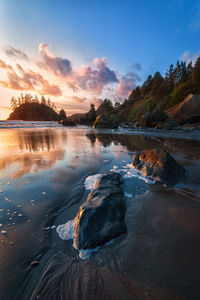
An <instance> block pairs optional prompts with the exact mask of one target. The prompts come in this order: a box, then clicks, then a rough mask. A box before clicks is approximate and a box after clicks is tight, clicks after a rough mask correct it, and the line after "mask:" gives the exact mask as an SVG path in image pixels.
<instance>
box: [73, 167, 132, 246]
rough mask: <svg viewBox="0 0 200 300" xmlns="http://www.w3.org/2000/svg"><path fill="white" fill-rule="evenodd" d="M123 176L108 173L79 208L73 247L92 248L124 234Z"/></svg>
mask: <svg viewBox="0 0 200 300" xmlns="http://www.w3.org/2000/svg"><path fill="white" fill-rule="evenodd" d="M121 184H122V177H121V175H120V174H117V173H112V172H107V173H105V175H103V176H102V177H101V178H100V179H99V180H98V181H97V183H96V188H95V189H94V190H93V191H92V192H91V193H90V194H89V196H88V198H87V200H86V201H85V202H84V203H83V204H82V205H81V206H80V208H79V211H78V214H77V216H76V220H75V231H74V247H75V248H76V249H91V248H96V247H97V246H101V245H103V244H105V243H107V242H108V241H110V240H111V239H113V238H116V237H118V236H119V235H120V234H121V233H123V232H125V230H126V227H125V223H124V216H125V210H126V206H125V200H124V195H123V190H122V187H121Z"/></svg>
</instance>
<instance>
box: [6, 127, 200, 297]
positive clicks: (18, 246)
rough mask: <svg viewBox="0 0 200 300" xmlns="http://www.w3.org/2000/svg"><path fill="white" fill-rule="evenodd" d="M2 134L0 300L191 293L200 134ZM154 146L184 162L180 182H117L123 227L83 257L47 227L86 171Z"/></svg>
mask: <svg viewBox="0 0 200 300" xmlns="http://www.w3.org/2000/svg"><path fill="white" fill-rule="evenodd" d="M0 137H1V148H0V151H1V152H0V154H1V162H0V175H1V177H0V178H1V179H0V190H2V192H1V193H0V204H1V205H0V209H3V211H0V217H1V221H0V223H2V224H3V226H2V230H5V231H6V234H2V233H0V235H1V237H0V253H1V264H0V299H2V300H4V299H5V300H10V299H16V300H18V299H20V300H21V299H22V300H23V299H44V300H46V299H52V300H53V299H191V300H193V299H199V294H200V286H199V281H200V258H199V257H200V256H199V253H200V172H199V169H200V152H199V149H200V147H199V146H200V142H199V141H197V140H194V141H193V140H183V139H172V138H163V137H151V136H144V135H142V136H139V135H137V136H135V135H126V134H117V133H115V132H114V133H113V132H112V133H110V132H102V131H100V132H99V131H92V130H91V129H86V128H85V129H81V128H77V129H71V128H70V129H67V128H43V129H41V128H38V129H30V128H29V129H27V128H26V129H24V128H19V129H14V130H9V129H3V130H1V131H0ZM154 147H159V148H165V149H166V150H167V151H168V152H169V153H170V154H172V155H173V156H174V157H175V158H176V159H177V160H178V161H179V163H180V164H181V165H183V166H184V167H185V168H186V171H187V176H186V179H185V181H184V182H183V183H182V185H179V186H177V187H176V188H171V189H170V190H169V189H162V190H161V189H160V188H157V187H156V186H148V185H147V184H146V183H145V182H144V181H142V180H140V179H138V178H131V179H126V180H124V190H125V191H127V192H128V193H131V194H132V195H133V197H132V198H129V199H128V198H127V199H126V201H127V211H126V225H127V233H126V234H124V235H122V236H121V237H120V238H118V239H117V240H116V241H115V242H114V243H113V244H111V245H109V246H105V247H101V249H100V250H99V251H98V252H97V253H94V254H93V255H92V256H91V257H90V259H88V260H81V259H80V258H79V257H78V253H77V251H76V250H75V249H74V248H73V247H72V241H63V240H61V239H60V238H59V236H58V235H57V233H56V231H55V228H54V227H53V229H51V228H50V227H51V226H54V225H55V226H58V225H60V224H63V223H65V222H67V221H68V220H71V219H73V218H74V217H75V216H76V213H77V210H78V207H79V206H80V204H81V203H82V202H83V201H85V199H86V197H87V194H88V192H87V191H86V190H85V187H84V180H85V178H86V177H87V176H88V175H92V174H96V173H103V172H105V171H106V170H109V169H111V168H112V167H113V166H118V167H121V166H123V165H126V164H127V163H131V158H132V154H133V152H134V151H136V150H144V149H150V148H154ZM5 149H6V150H5ZM5 198H7V199H8V200H5ZM8 210H9V211H8ZM15 211H16V213H15V214H14V212H15ZM8 213H10V214H9V215H7V214H8ZM10 215H11V217H12V220H9V218H10ZM15 215H17V217H15ZM21 215H22V216H21ZM13 223H15V224H13ZM8 224H10V225H8ZM33 261H38V262H39V265H37V266H32V265H31V262H33Z"/></svg>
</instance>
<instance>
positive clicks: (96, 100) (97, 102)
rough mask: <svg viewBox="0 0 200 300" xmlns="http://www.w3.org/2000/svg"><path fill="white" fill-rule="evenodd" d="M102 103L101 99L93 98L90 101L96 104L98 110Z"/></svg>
mask: <svg viewBox="0 0 200 300" xmlns="http://www.w3.org/2000/svg"><path fill="white" fill-rule="evenodd" d="M102 102H103V100H102V99H100V98H96V97H93V98H91V99H90V103H91V104H94V105H95V107H96V108H98V107H99V105H100V104H101V103H102Z"/></svg>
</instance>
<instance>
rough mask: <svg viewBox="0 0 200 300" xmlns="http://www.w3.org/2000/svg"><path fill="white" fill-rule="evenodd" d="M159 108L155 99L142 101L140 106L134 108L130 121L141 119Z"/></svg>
mask: <svg viewBox="0 0 200 300" xmlns="http://www.w3.org/2000/svg"><path fill="white" fill-rule="evenodd" d="M156 108H157V101H156V100H153V99H148V100H145V101H142V102H141V103H140V104H139V105H137V106H133V108H132V110H131V112H130V120H136V119H139V118H140V117H141V116H142V115H143V114H144V113H145V112H147V111H149V112H151V111H153V110H155V109H156Z"/></svg>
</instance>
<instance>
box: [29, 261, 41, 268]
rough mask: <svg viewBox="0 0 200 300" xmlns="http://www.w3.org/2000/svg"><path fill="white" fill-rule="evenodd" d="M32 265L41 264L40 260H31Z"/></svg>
mask: <svg viewBox="0 0 200 300" xmlns="http://www.w3.org/2000/svg"><path fill="white" fill-rule="evenodd" d="M31 265H32V266H33V267H37V266H38V265H39V261H38V260H34V261H32V262H31Z"/></svg>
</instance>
